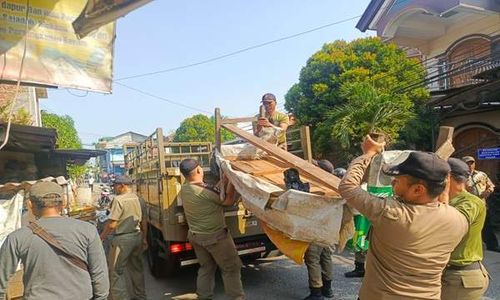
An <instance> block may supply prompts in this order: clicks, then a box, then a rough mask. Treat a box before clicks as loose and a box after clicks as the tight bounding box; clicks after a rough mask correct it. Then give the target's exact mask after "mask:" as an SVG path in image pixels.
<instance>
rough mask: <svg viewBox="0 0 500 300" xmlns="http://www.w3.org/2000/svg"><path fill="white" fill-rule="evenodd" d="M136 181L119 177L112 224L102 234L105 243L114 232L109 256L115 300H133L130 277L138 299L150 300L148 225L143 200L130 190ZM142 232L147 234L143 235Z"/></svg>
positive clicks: (115, 184)
mask: <svg viewBox="0 0 500 300" xmlns="http://www.w3.org/2000/svg"><path fill="white" fill-rule="evenodd" d="M131 184H132V180H131V179H130V178H129V177H127V176H117V177H116V179H115V183H114V186H115V192H116V194H117V196H116V197H115V198H114V199H113V202H112V203H111V209H110V210H111V214H110V216H109V220H108V222H107V223H106V225H105V226H104V229H103V232H102V233H101V240H104V239H106V237H107V236H108V234H110V233H111V232H113V231H114V233H115V234H114V237H113V240H112V242H111V249H110V251H109V255H108V264H109V272H110V285H111V293H110V294H111V297H112V299H113V300H121V299H129V298H130V297H129V295H128V290H127V278H126V275H125V271H127V272H128V273H129V275H130V278H131V281H132V290H133V293H134V295H133V297H132V298H134V299H140V300H143V299H146V288H145V284H144V268H143V264H142V252H143V250H144V248H145V247H147V242H146V228H147V227H146V224H145V223H144V222H142V209H141V203H140V201H139V198H138V197H137V195H136V194H135V193H133V192H132V191H131V189H130V185H131ZM141 228H142V231H143V233H141Z"/></svg>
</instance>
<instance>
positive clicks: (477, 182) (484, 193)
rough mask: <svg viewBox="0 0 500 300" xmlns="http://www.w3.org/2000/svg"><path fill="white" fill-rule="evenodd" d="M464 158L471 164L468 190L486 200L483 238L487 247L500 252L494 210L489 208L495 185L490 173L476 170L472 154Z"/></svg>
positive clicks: (463, 158)
mask: <svg viewBox="0 0 500 300" xmlns="http://www.w3.org/2000/svg"><path fill="white" fill-rule="evenodd" d="M462 160H463V161H464V162H465V163H466V164H467V166H469V171H470V176H469V179H468V180H467V184H466V186H467V190H468V191H469V192H470V193H471V194H473V195H475V196H478V197H479V198H481V199H483V201H485V202H486V220H485V221H484V227H483V232H482V235H483V240H484V242H485V243H486V249H487V250H489V251H495V252H500V247H499V246H498V239H497V236H496V234H495V228H493V224H492V221H491V218H492V216H491V214H492V211H491V210H490V209H488V201H487V199H488V197H489V196H490V194H491V193H493V191H494V190H495V185H494V184H493V182H491V179H490V178H489V177H488V175H487V174H486V173H484V172H482V171H478V170H476V160H475V159H474V157H472V156H464V157H462Z"/></svg>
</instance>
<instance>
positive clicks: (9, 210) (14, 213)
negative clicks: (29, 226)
mask: <svg viewBox="0 0 500 300" xmlns="http://www.w3.org/2000/svg"><path fill="white" fill-rule="evenodd" d="M23 200H24V191H22V190H21V191H19V192H17V193H16V194H14V195H11V196H10V197H8V198H4V197H3V196H1V195H0V246H2V244H3V242H4V240H5V238H6V237H7V235H9V234H10V233H11V232H12V231H14V230H16V229H18V228H20V227H21V217H22V211H23Z"/></svg>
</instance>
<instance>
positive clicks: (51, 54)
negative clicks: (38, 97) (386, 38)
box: [0, 0, 115, 92]
mask: <svg viewBox="0 0 500 300" xmlns="http://www.w3.org/2000/svg"><path fill="white" fill-rule="evenodd" d="M26 3H27V1H26V0H0V80H7V81H17V79H18V76H19V69H20V67H21V60H22V57H23V51H24V39H23V38H24V36H25V32H26V23H27V24H28V35H27V47H26V55H25V61H24V69H23V73H22V76H21V81H23V82H25V83H34V84H42V85H49V86H62V87H70V88H76V89H84V90H93V91H99V92H110V91H111V77H112V62H113V46H114V30H115V25H114V23H111V24H108V25H106V26H103V27H100V28H99V29H98V30H96V31H94V32H92V33H91V34H89V35H88V36H87V37H85V38H83V39H81V40H79V39H78V38H77V36H76V34H75V33H74V31H73V27H72V22H73V21H74V20H75V19H76V18H77V17H78V15H80V13H81V12H82V10H83V8H84V7H85V5H86V4H87V0H30V1H29V6H27V5H26ZM26 16H27V17H26Z"/></svg>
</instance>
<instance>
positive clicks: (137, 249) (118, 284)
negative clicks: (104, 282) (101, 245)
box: [108, 232, 146, 300]
mask: <svg viewBox="0 0 500 300" xmlns="http://www.w3.org/2000/svg"><path fill="white" fill-rule="evenodd" d="M142 250H143V245H142V234H141V233H140V232H137V233H128V234H123V235H116V236H115V237H114V238H113V240H112V241H111V249H110V251H109V257H108V259H109V262H108V263H109V279H110V295H111V299H113V300H127V299H130V297H129V295H128V290H127V278H126V272H125V271H127V272H128V274H129V276H130V279H131V281H132V290H133V293H134V295H133V297H132V298H133V299H140V300H143V299H146V287H145V284H144V266H143V264H142Z"/></svg>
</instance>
